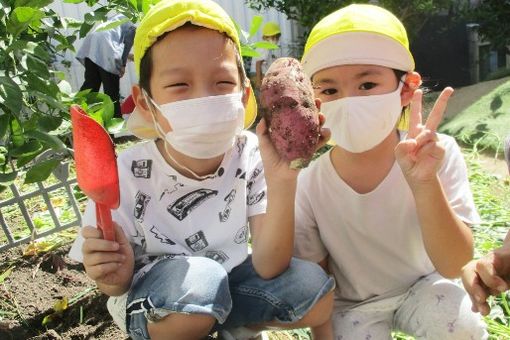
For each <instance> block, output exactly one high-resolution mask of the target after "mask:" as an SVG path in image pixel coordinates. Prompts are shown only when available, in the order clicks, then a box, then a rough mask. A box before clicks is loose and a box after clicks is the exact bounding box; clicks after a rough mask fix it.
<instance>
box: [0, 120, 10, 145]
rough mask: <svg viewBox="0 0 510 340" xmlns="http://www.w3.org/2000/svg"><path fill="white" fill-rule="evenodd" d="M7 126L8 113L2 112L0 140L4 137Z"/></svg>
mask: <svg viewBox="0 0 510 340" xmlns="http://www.w3.org/2000/svg"><path fill="white" fill-rule="evenodd" d="M8 128H9V115H7V114H3V115H1V116H0V140H2V138H4V136H5V134H6V133H7V130H8Z"/></svg>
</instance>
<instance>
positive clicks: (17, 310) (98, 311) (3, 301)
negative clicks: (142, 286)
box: [0, 245, 127, 340]
mask: <svg viewBox="0 0 510 340" xmlns="http://www.w3.org/2000/svg"><path fill="white" fill-rule="evenodd" d="M24 247H26V245H25V246H24ZM24 247H18V248H14V249H12V250H10V251H6V252H4V253H1V254H0V273H4V272H5V271H6V270H7V269H8V268H9V267H11V266H14V269H13V270H12V272H11V274H10V275H9V276H8V277H7V278H6V279H5V281H4V283H3V285H2V287H1V288H0V313H5V312H8V313H13V314H9V315H7V317H6V316H5V315H1V314H0V339H5V340H7V339H13V340H14V339H15V340H19V339H38V340H42V339H53V340H56V339H127V337H126V336H125V335H124V334H123V333H122V332H121V331H120V330H119V329H118V328H117V327H116V326H115V325H114V324H113V322H112V321H111V318H110V317H109V314H108V311H107V310H106V296H104V295H103V294H101V293H99V292H98V291H97V289H95V284H94V282H93V281H92V280H90V279H89V278H88V277H87V276H86V275H85V272H84V270H83V266H82V265H81V264H79V263H76V262H74V261H72V260H70V259H69V258H68V257H67V255H66V254H67V253H68V252H69V248H70V245H67V246H63V247H61V248H59V249H57V250H54V251H52V252H51V253H46V254H39V255H37V256H28V257H27V256H23V255H22V251H23V249H24ZM0 275H1V274H0ZM0 281H1V279H0ZM64 297H67V298H68V299H69V305H68V307H67V309H66V310H64V311H63V312H62V313H57V314H53V312H54V310H53V306H54V304H55V302H57V301H59V300H62V299H63V298H64ZM74 300H75V301H74ZM50 314H53V317H52V319H53V320H52V321H50V322H49V323H48V324H47V326H43V325H42V323H43V320H44V318H45V317H46V316H48V315H50ZM18 320H23V321H21V322H20V321H18Z"/></svg>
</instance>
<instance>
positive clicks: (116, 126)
mask: <svg viewBox="0 0 510 340" xmlns="http://www.w3.org/2000/svg"><path fill="white" fill-rule="evenodd" d="M124 122H125V120H124V119H123V118H112V119H110V120H109V121H108V122H107V123H106V127H105V128H106V130H107V131H108V132H109V133H111V134H115V133H119V132H121V131H122V130H123V128H124Z"/></svg>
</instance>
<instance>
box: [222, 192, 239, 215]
mask: <svg viewBox="0 0 510 340" xmlns="http://www.w3.org/2000/svg"><path fill="white" fill-rule="evenodd" d="M235 198H236V189H232V190H231V191H230V193H229V194H228V195H227V196H225V198H224V199H223V200H224V201H225V202H227V205H226V206H225V209H223V211H221V212H220V213H219V215H220V222H226V221H227V220H228V217H229V216H230V211H232V207H231V206H230V204H231V203H232V202H233V201H234V199H235Z"/></svg>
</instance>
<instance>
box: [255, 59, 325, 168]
mask: <svg viewBox="0 0 510 340" xmlns="http://www.w3.org/2000/svg"><path fill="white" fill-rule="evenodd" d="M260 104H261V105H260V106H261V109H262V112H263V114H264V118H265V119H266V121H267V123H268V125H269V135H270V138H271V141H272V142H273V145H274V146H275V148H276V150H277V152H278V154H279V155H280V156H281V157H282V158H284V159H286V160H287V161H289V162H290V167H291V168H304V167H306V166H307V165H308V163H309V162H310V160H311V158H312V156H313V154H314V152H315V150H316V149H317V144H318V142H319V134H320V125H319V112H318V109H317V107H316V105H315V100H314V95H313V89H312V84H311V82H310V80H309V79H308V77H307V76H306V75H305V74H304V73H303V70H302V68H301V64H300V63H299V61H297V60H296V59H294V58H279V59H277V60H276V61H274V62H273V64H271V66H270V67H269V69H268V71H267V73H266V75H265V77H264V79H263V80H262V85H261V87H260Z"/></svg>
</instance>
